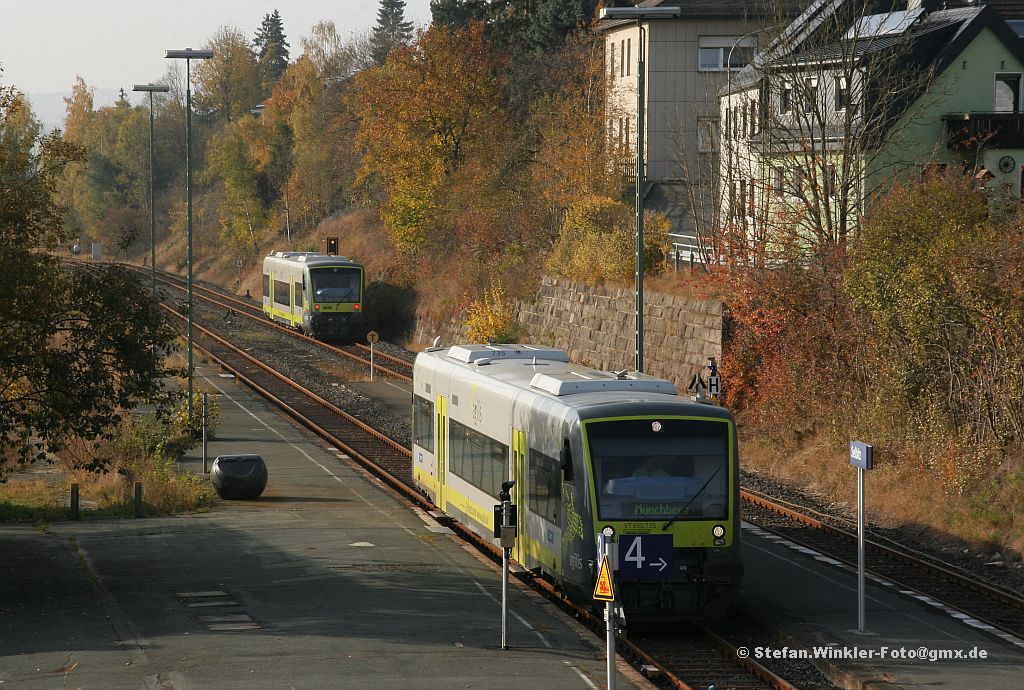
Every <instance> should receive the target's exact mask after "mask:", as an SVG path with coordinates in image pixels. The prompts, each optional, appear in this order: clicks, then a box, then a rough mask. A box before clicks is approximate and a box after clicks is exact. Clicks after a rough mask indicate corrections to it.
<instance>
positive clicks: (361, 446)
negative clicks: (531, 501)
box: [165, 305, 793, 690]
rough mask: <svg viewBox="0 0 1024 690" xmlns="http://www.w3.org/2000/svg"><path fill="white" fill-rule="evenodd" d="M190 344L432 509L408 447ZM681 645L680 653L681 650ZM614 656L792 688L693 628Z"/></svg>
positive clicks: (203, 343) (581, 612)
mask: <svg viewBox="0 0 1024 690" xmlns="http://www.w3.org/2000/svg"><path fill="white" fill-rule="evenodd" d="M165 309H167V311H168V312H169V313H171V314H173V315H174V316H176V317H177V318H178V319H180V320H181V322H182V323H183V322H184V320H185V318H184V317H183V316H182V315H181V314H180V313H179V312H177V311H176V310H174V309H172V308H171V307H168V306H166V305H165ZM193 339H194V344H195V346H196V347H197V348H200V349H202V350H204V351H205V352H207V353H208V355H209V356H210V357H211V358H212V359H214V360H216V361H217V362H219V363H220V364H221V366H223V367H224V368H225V369H226V370H228V371H230V372H231V373H233V374H234V375H235V376H236V377H237V378H238V379H239V380H240V381H242V382H243V383H245V384H246V385H248V386H249V387H251V388H253V389H254V390H255V391H257V392H258V393H259V394H260V395H262V396H264V397H265V398H267V399H268V400H270V401H271V402H273V403H274V404H276V405H277V406H278V407H280V408H281V409H282V410H283V411H285V412H286V413H287V414H288V415H290V416H291V417H293V418H294V419H295V420H296V421H298V422H299V423H300V424H302V425H304V426H305V427H307V428H309V429H310V430H312V431H313V432H314V433H316V434H317V435H318V436H320V437H321V438H323V439H324V440H326V441H327V442H328V443H330V444H331V445H333V446H334V447H335V448H337V449H339V450H341V451H343V452H345V453H346V454H347V455H349V456H350V457H351V458H353V459H354V460H356V461H357V462H358V463H360V464H361V465H362V466H363V467H364V468H366V469H367V470H369V471H370V472H372V473H373V474H374V475H376V476H377V477H379V478H380V479H382V480H383V481H384V482H385V483H386V484H387V485H389V486H390V487H391V488H392V489H393V490H395V491H396V492H398V493H399V494H401V495H402V496H404V497H405V498H406V499H408V500H410V501H411V502H413V503H415V504H416V505H418V506H420V507H421V508H423V509H425V510H434V509H435V506H433V505H432V504H431V503H430V502H429V501H427V500H426V498H425V497H424V496H423V495H422V494H421V493H420V492H419V491H418V490H417V489H416V488H415V487H414V486H413V483H412V472H411V462H410V461H411V453H410V451H409V450H408V449H407V448H405V447H404V446H402V445H400V444H398V443H396V442H395V441H393V440H391V439H389V438H388V437H387V436H385V435H384V434H381V433H380V432H378V431H376V430H375V429H373V428H372V427H370V426H369V425H367V424H364V423H362V422H360V421H359V420H356V419H355V418H353V417H351V416H349V415H348V414H346V413H345V412H344V411H342V410H341V409H339V408H338V407H336V406H335V405H333V404H331V403H330V402H328V401H327V400H324V399H323V398H320V397H319V396H317V395H316V394H315V393H313V392H311V391H309V390H306V389H305V388H303V387H302V386H300V385H299V384H297V383H295V382H293V381H292V380H291V379H290V378H289V377H288V376H287V375H286V374H285V373H283V372H277V371H275V370H273V369H272V368H271V367H269V366H268V365H267V364H264V363H262V362H260V361H259V360H257V359H256V358H254V357H252V356H251V355H249V354H248V353H246V352H245V351H243V350H242V349H240V348H238V347H235V346H234V345H232V344H231V343H230V342H228V341H227V340H225V339H223V338H221V337H220V336H218V335H216V334H215V333H213V332H212V331H210V330H209V329H207V328H205V327H203V326H200V325H198V324H195V323H193ZM451 527H452V528H453V529H455V530H456V531H458V532H459V533H460V534H461V535H462V536H463V537H464V538H466V539H468V540H470V541H472V542H474V543H475V544H476V545H477V546H478V547H479V548H480V549H481V550H483V551H485V552H487V553H489V554H490V555H491V556H492V557H493V558H495V559H496V560H498V559H500V558H501V552H500V550H498V549H497V548H495V547H494V546H493V545H492V544H491V543H489V541H487V540H483V539H480V538H479V537H477V535H475V534H473V533H472V532H470V531H469V530H467V529H465V528H463V527H462V526H461V525H459V524H458V523H451ZM520 577H521V578H522V579H523V580H524V581H527V582H530V583H531V584H533V585H534V586H536V587H537V588H538V589H540V590H542V591H544V592H545V593H546V594H547V595H549V596H550V598H552V599H553V600H554V601H556V602H557V603H559V604H560V605H561V606H563V607H565V608H567V609H568V610H570V611H571V612H572V613H573V615H575V616H576V617H577V619H579V620H581V621H582V622H584V623H585V624H586V625H588V627H590V628H591V629H593V630H595V631H598V632H601V631H603V629H604V627H603V626H604V622H603V621H602V620H599V619H598V618H597V617H595V616H593V615H592V614H591V613H590V611H589V610H587V609H585V608H581V607H578V606H576V605H574V604H572V603H571V602H569V601H568V600H566V599H564V598H563V597H562V596H561V595H560V594H559V593H558V592H557V591H556V590H555V588H554V587H553V586H552V585H551V583H549V582H547V581H545V580H542V579H540V578H531V577H530V575H529V574H527V573H521V574H520ZM684 644H685V645H686V646H685V648H683V647H681V645H684ZM618 649H619V652H620V653H622V654H623V656H625V657H626V658H629V659H631V660H632V661H633V662H634V663H635V664H637V665H638V666H646V667H648V668H649V669H652V670H654V674H653V675H655V676H657V677H658V678H659V679H661V681H663V682H664V683H668V684H670V685H671V687H676V688H692V689H693V690H703V689H704V688H706V687H708V686H709V685H710V684H712V683H714V684H715V687H717V688H765V689H768V688H777V689H779V690H792V689H793V686H792V685H790V684H789V683H787V682H786V681H784V680H782V679H780V678H778V677H777V676H775V675H774V674H772V673H771V672H770V671H769V670H767V669H765V668H764V667H762V666H760V665H759V664H757V663H756V662H754V661H752V660H749V659H746V660H740V659H738V657H737V655H736V652H735V649H734V648H732V647H731V646H729V645H728V644H727V643H725V642H724V641H722V640H720V639H719V638H717V637H715V636H714V635H713V634H712V633H710V632H709V631H706V630H703V629H701V628H699V627H696V626H693V627H692V628H689V632H688V634H687V635H686V637H685V638H680V637H679V636H678V635H673V636H671V637H667V638H665V639H663V640H661V641H660V642H659V641H658V640H657V639H655V638H650V639H645V640H644V642H643V644H638V643H636V642H634V641H631V640H628V639H620V640H619V642H618ZM661 681H659V682H661Z"/></svg>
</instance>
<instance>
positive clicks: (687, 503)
mask: <svg viewBox="0 0 1024 690" xmlns="http://www.w3.org/2000/svg"><path fill="white" fill-rule="evenodd" d="M721 469H722V466H721V465H719V466H718V467H716V468H715V471H714V472H712V473H711V476H710V477H708V479H707V481H706V482H704V486H702V487H700V491H698V492H697V493H695V494H694V495H693V498H691V499H690V500H689V501H687V502H686V505H684V506H683V507H682V508H680V509H679V512H678V513H676V514H675V515H673V516H672V519H671V520H669V521H668V522H666V523H665V524H664V526H662V528H661V531H662V532H664V531H665V530H667V529H668V528H669V527H670V526H671V525H672V523H673V522H675V521H676V520H678V519H679V518H681V517H682V516H683V513H685V512H686V509H687V508H689V507H690V504H691V503H693V502H694V501H696V500H697V497H698V496H700V495H701V494H702V493H704V489H706V488H708V484H710V483H711V480H712V479H714V478H715V475H717V474H718V472H719V470H721Z"/></svg>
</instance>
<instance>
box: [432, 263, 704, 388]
mask: <svg viewBox="0 0 1024 690" xmlns="http://www.w3.org/2000/svg"><path fill="white" fill-rule="evenodd" d="M635 309H636V293H635V292H634V291H633V290H630V289H627V288H604V287H595V286H591V285H586V284H584V283H576V282H573V281H571V280H567V279H565V278H551V277H545V278H544V280H543V282H542V284H541V287H540V289H539V290H538V292H537V299H536V300H535V301H534V302H520V303H519V304H518V305H517V307H516V319H517V320H518V322H519V324H520V326H522V327H523V329H524V330H525V331H526V333H527V334H528V337H527V338H524V339H523V340H524V342H529V343H539V344H544V345H550V346H553V347H557V348H561V349H563V350H565V351H566V352H568V353H569V358H570V359H571V360H572V361H574V362H580V363H583V364H586V365H588V366H592V367H595V368H597V369H602V370H605V371H616V370H619V369H630V370H632V369H633V364H634V352H635V349H636V348H635V339H636V335H635V332H636V327H635V319H634V315H635ZM438 335H440V336H441V342H442V344H444V345H451V344H453V343H456V342H461V341H463V340H464V339H465V328H464V327H463V326H462V324H461V321H453V322H451V323H447V324H433V323H425V322H422V321H421V322H417V326H416V333H415V335H414V338H413V342H414V344H415V346H416V347H419V348H423V347H427V346H429V345H430V344H431V342H432V341H433V339H434V338H435V337H436V336H438ZM721 354H722V304H721V303H720V302H712V301H707V300H699V299H694V298H690V297H680V296H676V295H666V294H662V293H658V292H651V291H645V292H644V370H645V371H646V373H648V374H652V375H654V376H660V377H663V378H666V379H669V380H670V381H673V382H674V383H675V384H676V387H677V388H678V389H679V391H680V392H685V391H686V387H687V386H688V385H689V382H690V378H691V377H692V376H693V374H694V373H695V372H697V371H699V370H701V369H702V368H703V367H705V366H706V365H707V358H708V357H716V358H718V357H720V356H721Z"/></svg>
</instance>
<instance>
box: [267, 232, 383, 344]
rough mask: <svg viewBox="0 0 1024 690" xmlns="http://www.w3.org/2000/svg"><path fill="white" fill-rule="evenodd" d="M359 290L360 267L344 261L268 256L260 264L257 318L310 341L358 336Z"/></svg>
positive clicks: (315, 254) (324, 257)
mask: <svg viewBox="0 0 1024 690" xmlns="http://www.w3.org/2000/svg"><path fill="white" fill-rule="evenodd" d="M363 286H364V280H363V267H362V266H361V265H360V264H358V263H356V262H355V261H352V260H351V259H348V258H346V257H344V256H330V255H327V254H321V253H319V252H274V253H273V254H270V255H269V256H267V257H266V258H265V259H263V313H264V314H266V315H267V317H268V318H270V319H272V320H274V321H278V322H280V323H284V324H287V325H289V326H291V327H293V328H296V329H299V330H302V331H304V332H306V333H309V334H310V335H312V336H314V337H316V338H325V339H354V338H356V337H359V336H361V335H362V332H361V331H362V330H363V327H364V325H365V321H364V316H365V315H364V312H365V309H364V306H365V305H364V303H363Z"/></svg>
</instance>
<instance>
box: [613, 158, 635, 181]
mask: <svg viewBox="0 0 1024 690" xmlns="http://www.w3.org/2000/svg"><path fill="white" fill-rule="evenodd" d="M615 171H616V172H617V173H618V175H619V178H620V179H622V180H623V181H625V182H636V156H633V157H632V158H619V159H618V160H616V161H615Z"/></svg>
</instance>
